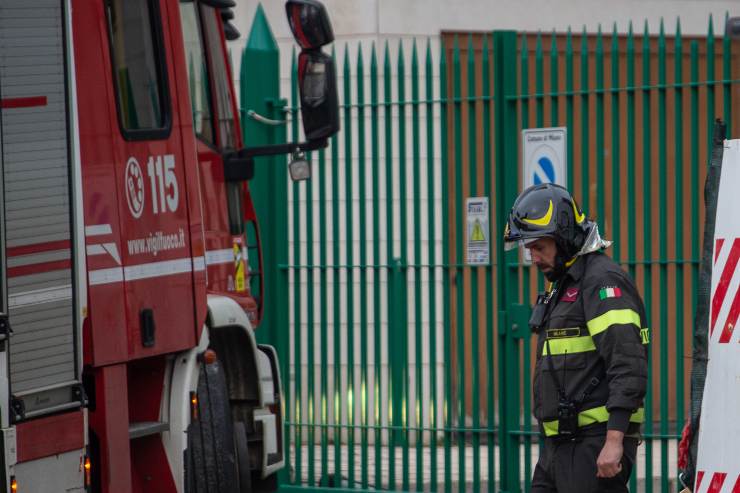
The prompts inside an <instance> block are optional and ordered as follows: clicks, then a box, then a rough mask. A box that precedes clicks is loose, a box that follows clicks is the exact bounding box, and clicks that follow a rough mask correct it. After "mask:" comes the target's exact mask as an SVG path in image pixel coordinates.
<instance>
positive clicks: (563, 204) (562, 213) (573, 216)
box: [504, 183, 591, 260]
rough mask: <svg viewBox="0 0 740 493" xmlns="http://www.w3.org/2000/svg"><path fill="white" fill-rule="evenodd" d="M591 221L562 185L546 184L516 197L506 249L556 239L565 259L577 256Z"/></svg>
mask: <svg viewBox="0 0 740 493" xmlns="http://www.w3.org/2000/svg"><path fill="white" fill-rule="evenodd" d="M590 226H591V222H590V221H588V220H587V219H586V214H584V213H583V211H582V210H581V209H580V208H579V207H578V204H577V203H576V201H575V199H574V198H573V196H571V194H570V193H569V192H568V190H566V189H565V188H563V187H561V186H560V185H554V184H551V183H545V184H542V185H535V186H532V187H529V188H528V189H526V190H525V191H524V192H522V193H521V195H519V197H517V199H516V201H515V202H514V205H513V206H512V208H511V212H510V213H509V218H508V221H507V223H506V230H505V231H504V241H505V242H506V244H507V246H512V247H513V246H516V244H517V243H518V244H521V245H524V246H526V245H527V243H530V242H532V241H534V240H536V239H539V238H543V237H550V238H552V239H553V240H555V243H556V244H557V247H558V253H559V255H561V256H562V257H564V258H565V259H566V260H569V259H571V258H572V257H574V256H575V255H577V254H578V252H579V251H580V249H581V247H582V246H583V243H584V241H585V239H586V235H587V234H588V231H589V229H590Z"/></svg>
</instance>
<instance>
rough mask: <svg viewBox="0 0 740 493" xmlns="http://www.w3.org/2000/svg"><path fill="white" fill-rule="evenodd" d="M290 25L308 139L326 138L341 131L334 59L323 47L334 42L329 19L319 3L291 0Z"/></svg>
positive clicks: (286, 6)
mask: <svg viewBox="0 0 740 493" xmlns="http://www.w3.org/2000/svg"><path fill="white" fill-rule="evenodd" d="M285 10H286V13H287V16H288V23H289V24H290V29H291V31H292V32H293V37H294V38H295V40H296V42H297V43H298V45H299V46H300V47H301V53H300V55H299V56H298V90H299V92H300V98H301V114H302V117H303V131H304V133H305V134H306V139H307V140H309V141H316V140H322V139H327V138H329V137H331V136H332V135H334V134H336V133H337V132H338V131H339V99H338V96H337V78H336V69H335V67H334V60H333V59H332V57H330V56H329V55H327V54H326V53H324V52H322V51H321V47H322V46H325V45H327V44H328V43H331V42H332V41H334V32H333V31H332V27H331V22H330V21H329V16H328V14H327V13H326V9H325V8H324V6H323V5H322V4H321V2H319V1H318V0H288V2H286V4H285Z"/></svg>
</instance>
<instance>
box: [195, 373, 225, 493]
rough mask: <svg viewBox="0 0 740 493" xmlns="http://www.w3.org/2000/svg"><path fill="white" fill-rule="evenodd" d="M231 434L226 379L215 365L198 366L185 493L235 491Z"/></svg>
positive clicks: (223, 492)
mask: <svg viewBox="0 0 740 493" xmlns="http://www.w3.org/2000/svg"><path fill="white" fill-rule="evenodd" d="M237 485H238V480H237V467H236V452H235V449H234V432H233V428H232V424H231V412H230V410H229V395H228V391H227V389H226V379H225V378H224V373H223V370H222V369H221V366H220V364H219V363H218V362H216V363H212V364H210V365H205V364H201V367H200V376H199V378H198V418H197V420H194V421H193V422H192V423H191V424H190V426H189V427H188V448H187V450H186V451H185V491H186V492H187V493H232V492H234V491H238V490H237Z"/></svg>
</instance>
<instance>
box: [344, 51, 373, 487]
mask: <svg viewBox="0 0 740 493" xmlns="http://www.w3.org/2000/svg"><path fill="white" fill-rule="evenodd" d="M356 83H357V173H358V178H359V180H358V181H359V200H360V203H359V213H360V220H359V224H360V228H359V229H360V266H361V267H360V406H361V408H360V413H361V414H360V424H361V426H362V430H361V432H360V433H361V439H360V447H361V450H360V454H361V455H360V468H361V477H360V481H361V482H360V484H361V485H362V488H363V489H367V487H368V451H367V449H368V429H367V426H368V415H369V414H370V401H369V399H368V398H367V366H368V359H367V353H368V341H367V337H368V335H367V328H368V315H367V307H368V299H367V284H368V277H367V273H368V270H369V269H368V266H367V228H366V227H365V221H366V219H367V183H366V176H365V175H366V173H365V163H366V162H367V151H366V142H365V140H366V139H365V111H366V107H365V66H364V63H363V58H362V44H360V43H358V44H357V79H356ZM373 169H375V168H373ZM350 246H351V244H350ZM378 299H379V298H375V300H376V301H377V300H378Z"/></svg>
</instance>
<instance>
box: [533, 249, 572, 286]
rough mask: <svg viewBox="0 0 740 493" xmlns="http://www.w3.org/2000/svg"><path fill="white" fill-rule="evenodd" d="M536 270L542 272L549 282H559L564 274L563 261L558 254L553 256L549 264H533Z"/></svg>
mask: <svg viewBox="0 0 740 493" xmlns="http://www.w3.org/2000/svg"><path fill="white" fill-rule="evenodd" d="M535 266H536V267H537V269H538V270H539V271H540V272H542V274H543V275H544V276H545V278H546V279H547V280H548V281H550V282H555V281H558V280H560V278H561V277H563V274H564V273H565V260H563V258H562V256H561V255H560V254H558V255H555V259H554V260H553V261H552V263H550V262H538V263H536V264H535Z"/></svg>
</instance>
